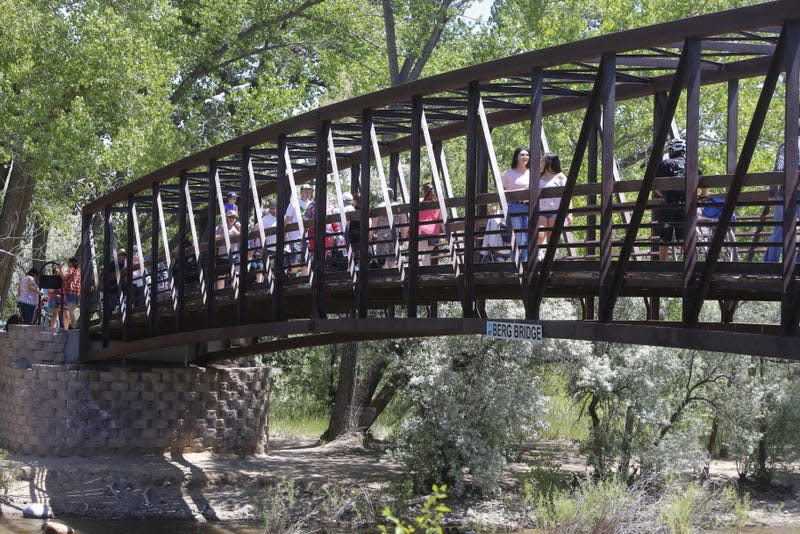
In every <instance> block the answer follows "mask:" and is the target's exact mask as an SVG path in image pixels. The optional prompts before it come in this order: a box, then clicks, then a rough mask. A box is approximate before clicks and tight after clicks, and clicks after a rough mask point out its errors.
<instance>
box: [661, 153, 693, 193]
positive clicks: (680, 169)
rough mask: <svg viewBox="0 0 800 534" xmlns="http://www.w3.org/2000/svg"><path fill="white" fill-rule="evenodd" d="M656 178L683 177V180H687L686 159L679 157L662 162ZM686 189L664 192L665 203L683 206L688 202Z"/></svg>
mask: <svg viewBox="0 0 800 534" xmlns="http://www.w3.org/2000/svg"><path fill="white" fill-rule="evenodd" d="M656 176H659V177H662V176H666V177H672V176H682V177H683V178H686V157H684V156H677V157H674V158H668V159H665V160H661V162H660V163H659V164H658V169H657V170H656ZM685 189H686V188H685V187H682V188H681V189H668V190H664V191H662V195H663V197H664V203H665V204H683V203H684V202H686V191H685Z"/></svg>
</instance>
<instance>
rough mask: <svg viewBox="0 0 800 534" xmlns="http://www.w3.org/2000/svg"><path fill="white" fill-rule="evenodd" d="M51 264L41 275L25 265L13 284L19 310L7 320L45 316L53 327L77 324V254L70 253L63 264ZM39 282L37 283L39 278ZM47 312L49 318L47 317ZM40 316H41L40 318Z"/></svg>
mask: <svg viewBox="0 0 800 534" xmlns="http://www.w3.org/2000/svg"><path fill="white" fill-rule="evenodd" d="M50 263H52V264H53V266H52V269H51V273H50V274H49V275H44V277H43V276H42V274H41V273H40V272H39V270H38V269H36V268H31V269H28V271H27V272H26V273H25V274H23V275H22V276H21V277H20V279H19V284H18V286H17V309H18V310H19V314H17V315H16V316H12V317H10V318H9V321H8V322H9V323H18V324H27V325H30V324H35V323H36V322H37V320H38V321H42V320H47V322H48V323H49V325H50V326H51V327H53V328H57V327H58V326H59V324H60V326H62V327H63V328H65V329H70V328H77V327H78V316H77V310H78V302H79V300H80V295H81V269H80V267H79V265H78V258H76V257H74V256H73V257H71V258H69V260H67V262H66V263H65V264H62V263H57V262H50ZM44 278H46V283H42V284H41V285H42V287H40V281H41V282H45V280H44ZM48 316H49V319H47V317H48ZM43 318H44V319H43Z"/></svg>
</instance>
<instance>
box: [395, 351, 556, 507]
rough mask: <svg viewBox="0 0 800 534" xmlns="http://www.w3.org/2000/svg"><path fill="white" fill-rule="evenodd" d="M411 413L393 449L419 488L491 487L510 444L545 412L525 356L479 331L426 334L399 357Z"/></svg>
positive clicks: (536, 426)
mask: <svg viewBox="0 0 800 534" xmlns="http://www.w3.org/2000/svg"><path fill="white" fill-rule="evenodd" d="M403 363H404V366H405V368H406V372H407V373H408V374H409V376H410V380H409V385H408V387H407V388H406V390H405V391H404V394H405V396H406V398H408V399H409V402H410V403H411V404H412V412H411V414H410V415H409V416H407V417H406V419H405V420H404V421H403V422H402V424H401V425H400V428H399V430H398V434H397V435H396V437H397V438H398V444H397V446H396V448H395V449H394V450H393V451H392V452H391V454H392V457H393V458H394V459H395V460H398V461H401V462H403V463H405V464H406V466H408V468H409V470H410V472H411V475H412V477H413V478H414V481H415V486H416V488H417V490H421V489H422V488H428V487H430V485H431V484H433V483H434V482H438V481H442V482H446V483H448V484H449V485H450V486H451V489H452V490H453V491H454V493H455V494H460V493H462V492H463V491H464V489H465V485H466V483H467V481H468V480H469V481H471V482H472V483H473V484H474V485H475V487H476V488H477V489H479V490H480V491H482V492H484V493H487V492H491V491H492V490H494V489H495V488H496V486H497V481H498V479H499V477H500V474H501V471H502V469H503V467H504V466H505V459H506V457H507V455H509V454H510V453H511V450H512V448H513V447H514V446H516V445H518V444H519V443H520V442H522V441H523V440H524V439H527V438H530V437H531V436H533V435H535V433H536V431H537V430H538V429H539V428H540V427H541V425H542V423H541V416H542V413H543V411H544V408H543V399H542V396H541V394H540V393H539V389H538V379H537V377H536V376H535V372H534V365H533V363H531V357H530V354H525V353H524V352H523V351H521V350H519V346H518V345H515V346H511V345H510V344H507V343H503V342H497V341H492V340H489V339H487V338H483V337H476V336H473V337H460V338H459V337H451V338H444V339H428V340H424V341H422V342H420V343H418V344H417V345H416V347H415V348H414V350H412V351H410V352H409V354H408V355H407V357H406V359H405V361H404V362H403Z"/></svg>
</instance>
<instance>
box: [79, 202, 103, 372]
mask: <svg viewBox="0 0 800 534" xmlns="http://www.w3.org/2000/svg"><path fill="white" fill-rule="evenodd" d="M91 232H92V215H90V214H86V213H84V214H83V216H82V217H81V255H80V258H81V296H80V306H81V320H80V328H81V332H80V340H79V345H80V355H81V357H83V356H85V355H87V354H88V353H89V320H90V317H91V312H90V310H89V308H90V307H91V301H90V299H89V297H90V292H89V289H90V288H91V287H92V283H91V282H92V274H91V273H92V270H93V269H94V267H93V264H94V261H95V259H94V257H93V254H92V250H93V248H94V247H92V244H91V239H92V236H91ZM94 290H95V293H96V294H97V295H98V296H100V287H98V286H97V284H94Z"/></svg>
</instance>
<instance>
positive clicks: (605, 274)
mask: <svg viewBox="0 0 800 534" xmlns="http://www.w3.org/2000/svg"><path fill="white" fill-rule="evenodd" d="M616 69H617V58H616V55H615V54H603V60H602V70H601V72H600V105H601V106H602V108H603V111H602V121H603V133H602V135H603V144H602V155H601V158H602V163H603V165H602V172H603V174H602V178H601V193H600V276H599V283H600V299H599V307H598V319H599V320H600V321H602V322H609V321H611V320H612V317H611V316H612V311H613V307H612V306H611V305H610V294H609V289H610V283H609V282H610V279H611V263H612V262H611V260H612V257H613V256H612V244H613V239H614V229H613V224H614V211H613V209H614V206H613V200H614V182H615V179H614V135H615V130H614V128H615V124H614V108H615V105H616V90H615V87H616V85H615V78H616ZM596 125H597V123H596V121H595V128H596ZM595 138H596V135H595Z"/></svg>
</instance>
